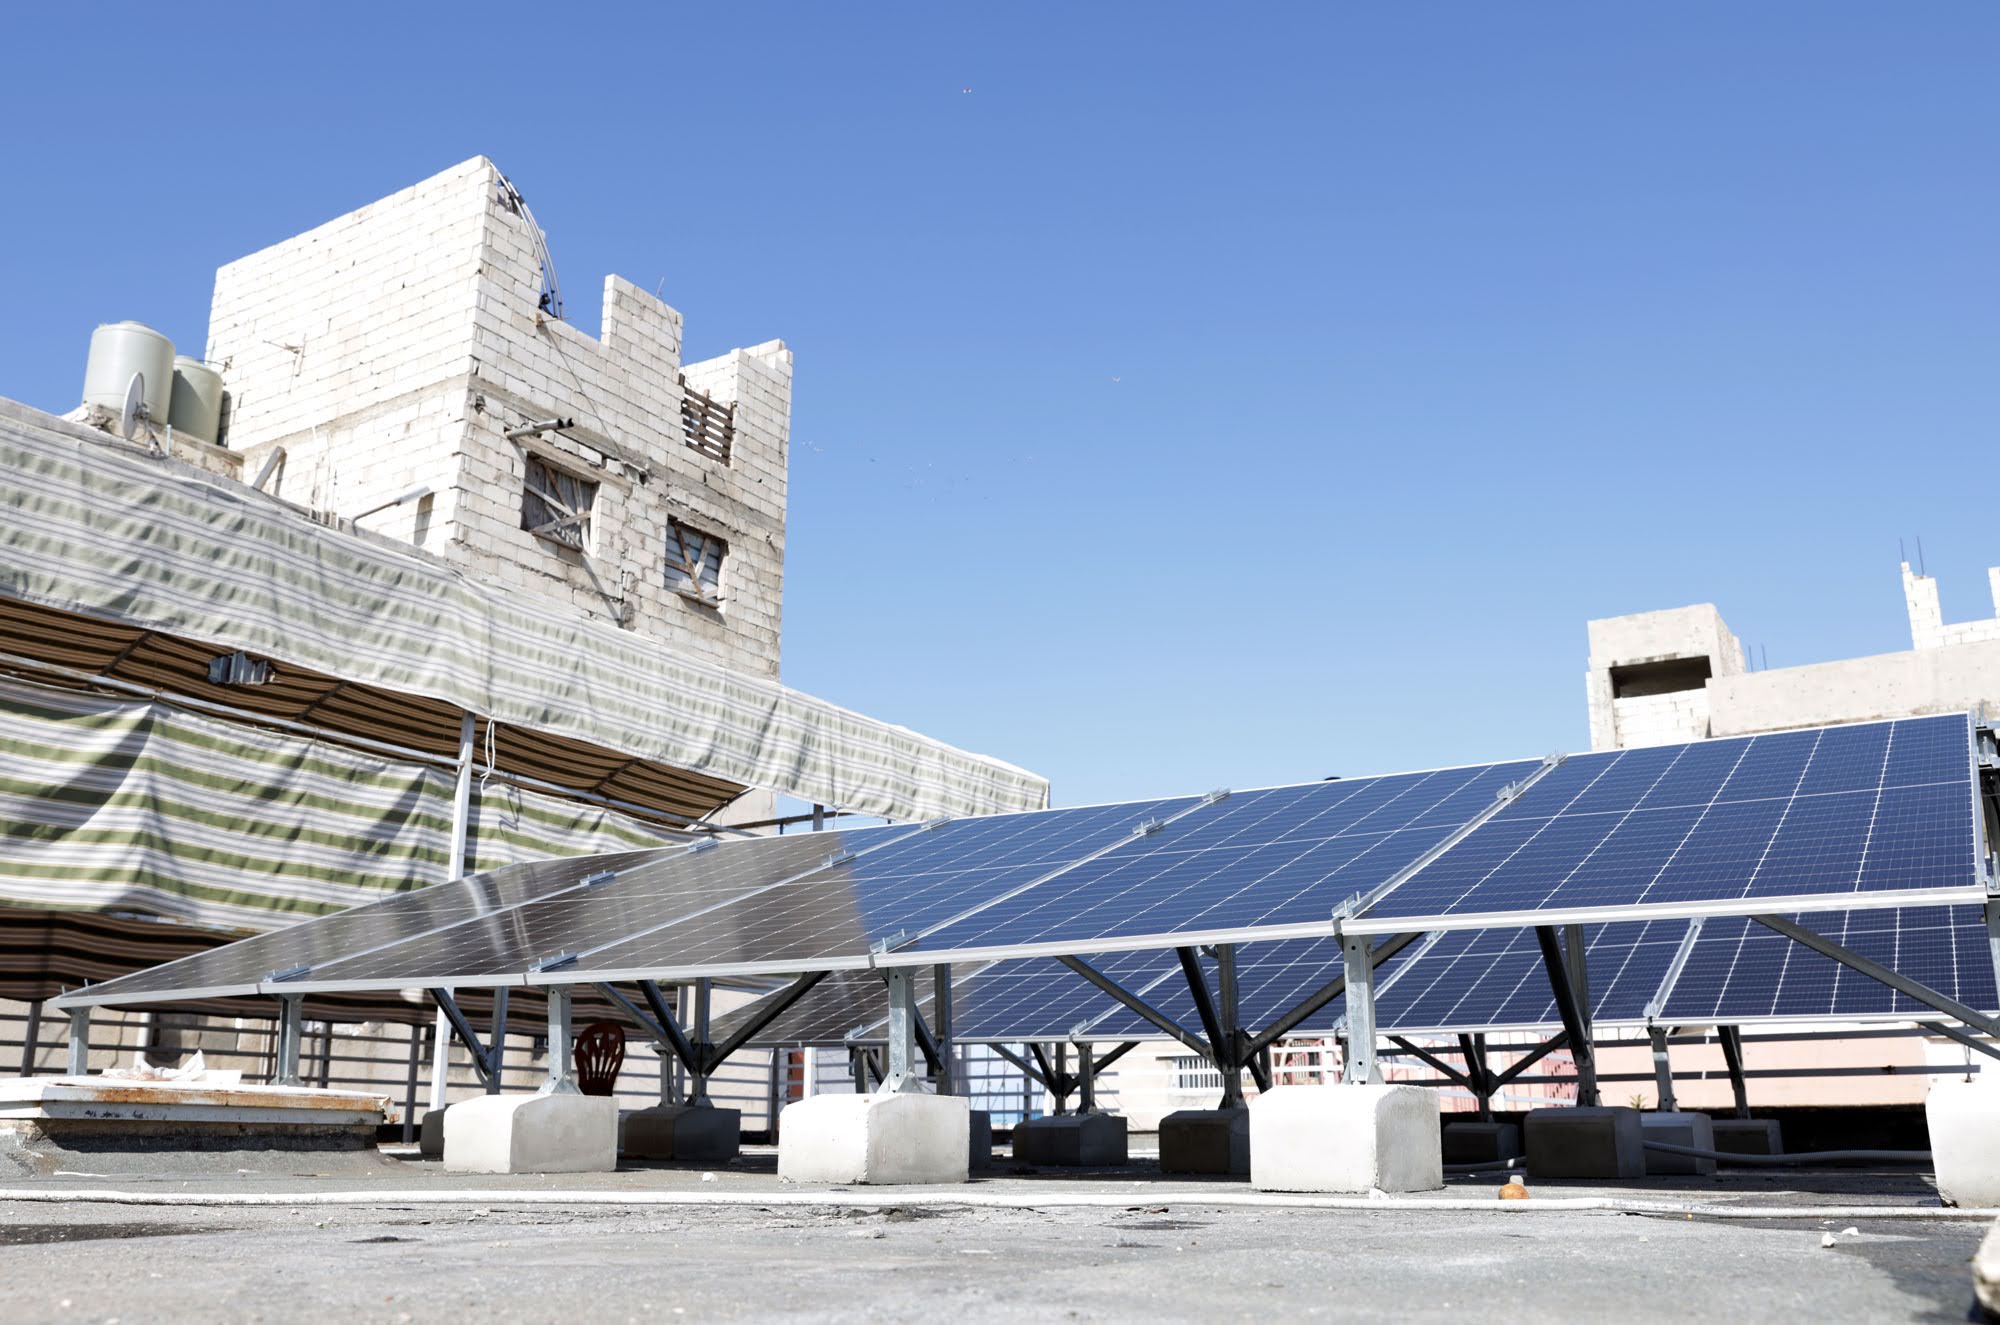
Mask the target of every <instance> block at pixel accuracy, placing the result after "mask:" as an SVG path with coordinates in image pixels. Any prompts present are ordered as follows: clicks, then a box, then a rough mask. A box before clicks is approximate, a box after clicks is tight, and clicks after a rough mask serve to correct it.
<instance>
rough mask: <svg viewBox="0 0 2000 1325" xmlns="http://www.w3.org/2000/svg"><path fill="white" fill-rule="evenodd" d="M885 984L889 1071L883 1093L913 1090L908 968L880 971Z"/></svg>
mask: <svg viewBox="0 0 2000 1325" xmlns="http://www.w3.org/2000/svg"><path fill="white" fill-rule="evenodd" d="M883 974H884V976H885V977H886V979H887V980H888V984H889V1024H888V1028H887V1029H888V1035H889V1070H888V1074H887V1076H886V1077H885V1078H884V1080H883V1082H882V1089H883V1090H884V1091H885V1092H895V1091H906V1090H915V1089H916V1088H917V991H916V981H915V980H913V979H912V978H911V974H912V972H911V968H910V967H907V966H892V967H890V968H889V969H888V970H887V971H885V972H883Z"/></svg>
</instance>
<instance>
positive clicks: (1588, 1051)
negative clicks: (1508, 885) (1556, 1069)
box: [1535, 925, 1598, 1107]
mask: <svg viewBox="0 0 2000 1325" xmlns="http://www.w3.org/2000/svg"><path fill="white" fill-rule="evenodd" d="M1535 942H1536V943H1537V944H1538V945H1540V947H1541V950H1542V966H1543V967H1544V968H1545V969H1546V970H1547V972H1548V976H1549V992H1550V994H1552V995H1553V996H1554V998H1555V1000H1556V1012H1557V1014H1558V1015H1559V1016H1561V1018H1562V1024H1563V1032H1564V1033H1565V1034H1566V1035H1567V1036H1568V1037H1569V1048H1570V1053H1571V1055H1572V1056H1573V1057H1574V1058H1575V1059H1576V1102H1577V1103H1578V1104H1580V1105H1584V1106H1586V1107H1588V1106H1594V1105H1595V1104H1596V1103H1597V1100H1598V1095H1597V1057H1596V1054H1595V1052H1594V1051H1593V1049H1592V1046H1591V1042H1590V1030H1589V1026H1588V1023H1587V1022H1586V1020H1585V1017H1584V1012H1583V1009H1582V1008H1581V1007H1580V1006H1579V1004H1580V1003H1581V1002H1582V1001H1583V1000H1581V999H1580V998H1579V997H1578V990H1577V985H1576V982H1575V981H1574V980H1572V979H1571V978H1570V974H1569V969H1568V964H1567V963H1566V962H1565V961H1564V960H1563V953H1562V948H1563V945H1562V943H1561V942H1560V941H1558V940H1557V938H1556V931H1555V926H1553V925H1538V926H1536V927H1535Z"/></svg>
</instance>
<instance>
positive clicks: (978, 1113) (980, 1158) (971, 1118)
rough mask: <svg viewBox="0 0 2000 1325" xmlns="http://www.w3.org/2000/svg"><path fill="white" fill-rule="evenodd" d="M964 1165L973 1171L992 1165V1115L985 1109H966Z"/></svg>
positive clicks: (976, 1171) (988, 1167)
mask: <svg viewBox="0 0 2000 1325" xmlns="http://www.w3.org/2000/svg"><path fill="white" fill-rule="evenodd" d="M966 1121H967V1122H968V1123H969V1124H970V1126H968V1127H967V1128H966V1145H967V1150H966V1155H965V1162H966V1167H967V1168H969V1169H970V1170H972V1172H974V1173H978V1172H979V1171H980V1170H982V1169H990V1168H992V1167H993V1115H992V1114H991V1113H989V1112H987V1111H986V1110H985V1109H972V1108H968V1109H967V1110H966Z"/></svg>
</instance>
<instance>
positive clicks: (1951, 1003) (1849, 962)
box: [1750, 915, 2000, 1035]
mask: <svg viewBox="0 0 2000 1325" xmlns="http://www.w3.org/2000/svg"><path fill="white" fill-rule="evenodd" d="M1750 918H1751V919H1752V920H1754V921H1756V922H1757V923H1758V924H1760V925H1762V926H1763V927H1764V928H1766V929H1774V930H1776V931H1777V932H1778V933H1780V934H1783V935H1784V936H1785V937H1786V938H1788V939H1790V940H1791V941H1792V942H1794V943H1800V944H1804V945H1805V946H1806V947H1808V948H1811V949H1812V950H1813V951H1814V952H1816V953H1818V954H1820V956H1822V957H1831V958H1833V960H1835V961H1837V962H1839V963H1840V964H1841V965H1842V966H1845V967H1847V968H1848V969H1849V970H1853V971H1859V972H1860V973H1861V974H1863V975H1865V976H1867V977H1868V978H1869V979H1870V980H1876V981H1879V982H1881V983H1882V984H1885V985H1887V986H1889V988H1891V989H1893V990H1895V991H1896V992H1897V993H1899V994H1902V995H1904V996H1905V997H1907V998H1910V999H1913V1000H1914V1001H1916V1002H1918V1003H1922V1004H1923V1005H1924V1006H1925V1007H1927V1008H1936V1009H1937V1010H1938V1011H1939V1012H1942V1013H1944V1014H1945V1015H1946V1016H1948V1017H1956V1018H1957V1019H1958V1020H1960V1021H1962V1022H1964V1023H1965V1024H1966V1025H1968V1026H1970V1027H1972V1029H1974V1030H1976V1031H1980V1032H1982V1033H1984V1034H1986V1035H2000V1017H1989V1016H1987V1015H1986V1014H1985V1013H1983V1012H1980V1011H1978V1010H1977V1009H1975V1008H1969V1007H1967V1006H1966V1005H1965V1004H1963V1003H1961V1002H1959V1001H1958V1000H1957V999H1955V998H1946V997H1945V996H1944V995H1943V994H1940V993H1939V992H1938V991H1937V990H1935V989H1932V988H1931V987H1930V986H1929V985H1924V984H1919V983H1917V982H1916V981H1915V980H1912V979H1910V978H1909V977H1908V976H1906V975H1898V974H1897V973H1896V972H1894V971H1892V970H1890V969H1889V968H1888V967H1886V966H1883V965H1881V964H1879V963H1877V962H1871V961H1869V960H1868V959H1867V958H1866V957H1863V956H1862V955H1861V954H1860V953H1858V952H1855V951H1854V950H1853V949H1851V948H1843V947H1842V946H1840V944H1838V943H1835V942H1834V941H1833V940H1832V939H1829V938H1823V937H1821V936H1820V935H1818V934H1815V933H1813V932H1812V931H1811V930H1809V929H1807V928H1806V927H1805V926H1804V925H1797V924H1793V923H1792V922H1791V921H1789V920H1787V919H1785V917H1783V916H1770V915H1764V916H1751V917H1750Z"/></svg>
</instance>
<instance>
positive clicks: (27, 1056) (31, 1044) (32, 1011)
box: [21, 998, 42, 1077]
mask: <svg viewBox="0 0 2000 1325" xmlns="http://www.w3.org/2000/svg"><path fill="white" fill-rule="evenodd" d="M41 1038H42V1000H41V999H39V998H38V999H36V1000H35V1001H34V1002H32V1003H30V1004H28V1025H27V1029H25V1030H23V1031H22V1032H21V1075H22V1076H24V1077H31V1076H33V1075H34V1074H35V1049H36V1047H37V1045H38V1043H39V1042H40V1040H41Z"/></svg>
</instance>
